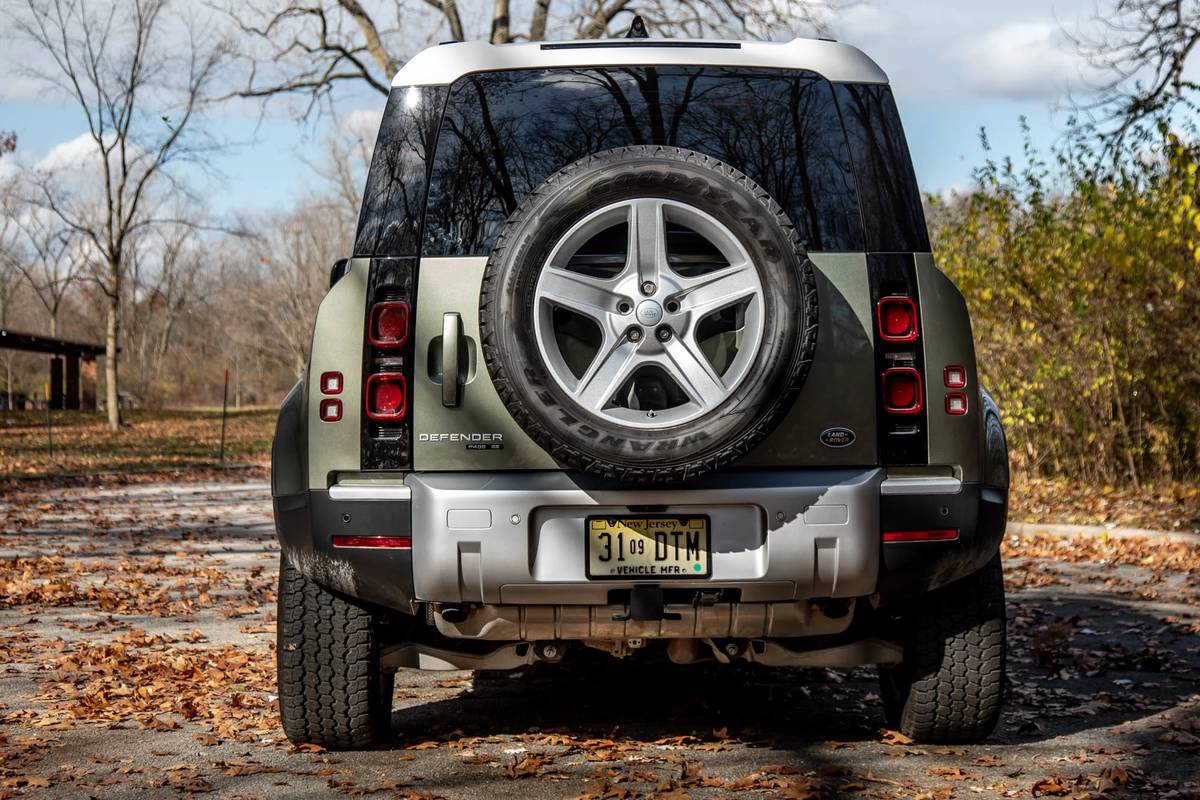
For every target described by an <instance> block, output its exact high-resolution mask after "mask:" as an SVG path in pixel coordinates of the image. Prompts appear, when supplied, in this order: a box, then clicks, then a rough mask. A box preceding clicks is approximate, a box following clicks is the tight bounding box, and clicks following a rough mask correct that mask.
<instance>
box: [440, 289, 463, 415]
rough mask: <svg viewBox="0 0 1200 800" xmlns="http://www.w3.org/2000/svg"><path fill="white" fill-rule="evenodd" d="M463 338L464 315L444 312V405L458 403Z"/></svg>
mask: <svg viewBox="0 0 1200 800" xmlns="http://www.w3.org/2000/svg"><path fill="white" fill-rule="evenodd" d="M461 338H462V317H460V316H459V315H458V314H457V313H455V312H451V311H448V312H446V313H445V314H442V405H443V406H445V407H447V408H450V407H451V406H456V405H458V402H459V401H458V343H459V341H460V340H461Z"/></svg>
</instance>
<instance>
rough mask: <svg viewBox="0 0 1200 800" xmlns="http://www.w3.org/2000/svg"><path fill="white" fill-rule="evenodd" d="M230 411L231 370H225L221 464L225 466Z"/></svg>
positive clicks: (222, 397) (222, 402) (222, 400)
mask: <svg viewBox="0 0 1200 800" xmlns="http://www.w3.org/2000/svg"><path fill="white" fill-rule="evenodd" d="M228 412H229V370H228V369H226V370H225V389H224V391H223V392H222V393H221V466H222V467H223V466H225V417H226V415H227V414H228Z"/></svg>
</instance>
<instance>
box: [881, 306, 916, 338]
mask: <svg viewBox="0 0 1200 800" xmlns="http://www.w3.org/2000/svg"><path fill="white" fill-rule="evenodd" d="M875 310H876V316H877V318H878V321H879V338H881V339H883V340H884V341H885V342H912V341H916V338H917V306H916V304H915V303H914V302H913V301H912V298H910V297H885V298H883V299H882V300H880V301H879V304H878V305H877V306H876V309H875Z"/></svg>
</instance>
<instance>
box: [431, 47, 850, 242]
mask: <svg viewBox="0 0 1200 800" xmlns="http://www.w3.org/2000/svg"><path fill="white" fill-rule="evenodd" d="M642 144H648V145H671V146H675V147H682V148H686V149H690V150H698V151H700V152H702V153H706V154H708V155H711V156H713V157H715V158H718V159H720V160H722V161H724V162H726V163H728V164H730V165H731V166H733V167H735V168H736V169H738V170H741V171H742V172H744V173H746V174H747V175H748V176H750V177H751V178H753V179H754V180H755V181H756V182H757V183H759V184H760V185H761V186H762V187H763V188H765V189H766V190H767V191H768V192H770V193H771V196H772V197H774V198H775V200H776V201H777V202H778V203H779V204H780V205H781V206H783V208H784V209H785V210H786V211H787V213H788V215H789V217H790V218H791V219H792V221H793V223H794V224H795V225H796V227H797V228H798V230H799V234H800V237H801V239H803V240H805V241H806V242H807V244H808V246H809V248H811V249H814V250H861V249H862V243H861V229H860V225H859V223H858V218H859V210H858V205H857V200H856V197H855V191H854V179H853V175H852V173H851V169H850V156H849V150H848V148H847V146H846V140H845V137H844V136H843V134H842V129H841V124H840V122H839V120H838V113H837V106H836V104H835V101H834V96H833V89H832V87H831V86H830V85H829V83H828V82H827V81H825V80H824V79H823V78H820V77H819V76H817V75H814V74H812V73H804V72H791V71H788V72H783V71H779V72H764V71H753V72H751V71H746V70H734V69H724V68H713V67H702V68H701V67H618V68H609V69H572V70H562V69H559V70H536V71H521V72H497V73H488V74H481V75H472V76H469V77H467V78H464V79H463V80H461V81H459V82H458V83H457V84H456V85H455V86H454V89H453V90H452V91H451V93H450V100H449V102H448V103H447V105H446V114H445V117H444V118H443V121H442V132H441V136H440V138H439V141H438V147H437V155H436V157H435V159H434V163H433V169H432V174H431V178H430V184H429V204H428V208H427V211H426V214H427V217H426V223H425V248H424V250H425V252H426V253H427V254H431V255H434V254H436V255H468V254H482V253H486V252H488V250H490V249H491V246H492V244H493V243H494V241H495V238H496V234H497V233H498V232H499V229H500V226H501V225H503V224H504V221H505V220H506V219H507V218H508V215H509V214H510V213H511V212H512V211H513V210H514V209H515V208H516V206H517V204H518V203H520V202H521V200H522V199H523V198H524V197H525V195H526V194H528V193H529V192H530V191H531V190H532V189H535V188H536V187H537V186H538V184H540V183H541V182H542V181H544V180H545V179H546V178H547V177H548V176H549V175H550V174H552V173H554V172H556V171H557V170H559V169H561V168H562V167H564V166H566V165H568V164H570V163H571V162H573V161H575V160H577V159H580V158H583V157H584V156H587V155H590V154H592V153H596V152H599V151H601V150H607V149H609V148H613V147H623V146H627V145H642Z"/></svg>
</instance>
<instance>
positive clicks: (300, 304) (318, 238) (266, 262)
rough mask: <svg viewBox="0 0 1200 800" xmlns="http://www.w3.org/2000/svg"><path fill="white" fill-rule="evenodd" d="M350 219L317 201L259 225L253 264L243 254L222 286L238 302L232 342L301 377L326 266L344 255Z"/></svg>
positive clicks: (336, 205)
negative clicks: (267, 358) (228, 290)
mask: <svg viewBox="0 0 1200 800" xmlns="http://www.w3.org/2000/svg"><path fill="white" fill-rule="evenodd" d="M353 219H354V218H353V214H352V213H350V210H349V209H348V208H346V206H345V205H344V204H342V203H341V202H338V201H336V200H332V201H331V200H325V199H321V198H317V199H310V200H308V201H306V202H303V203H301V204H299V206H298V207H297V208H296V209H295V210H294V211H291V212H289V213H286V214H277V215H273V216H271V217H269V218H266V219H263V220H260V221H259V222H258V224H257V226H255V227H256V228H257V230H258V231H260V233H259V235H258V236H257V237H256V239H255V242H254V247H253V249H252V250H250V254H251V255H253V257H254V258H253V260H252V261H247V260H246V253H244V252H243V255H242V258H243V261H242V263H241V264H240V265H239V266H238V267H237V268H235V269H234V270H232V271H231V272H232V274H231V275H229V277H228V279H227V281H226V282H227V283H228V284H229V285H230V286H231V287H233V288H232V291H233V292H235V293H236V296H237V297H238V299H239V307H240V309H241V313H240V315H239V316H240V317H241V319H239V320H236V321H234V326H235V328H236V330H235V332H234V336H235V338H236V339H237V340H238V343H239V345H240V347H241V348H242V349H244V350H247V351H258V352H261V353H264V354H266V355H268V356H269V357H270V358H271V359H273V360H276V361H278V362H281V363H284V364H287V365H289V367H290V368H291V369H292V371H293V374H297V375H298V374H300V373H302V372H303V371H304V365H305V363H306V362H307V360H308V346H309V342H310V339H311V334H312V326H313V320H314V318H315V316H316V311H317V306H318V305H320V302H321V298H322V297H324V295H325V292H326V291H327V290H328V288H329V267H328V265H329V264H332V263H333V261H334V259H336V258H337V257H338V256H339V254H341V253H345V252H347V249H348V248H349V246H350V241H349V237H350V234H352V233H353V230H354V226H353Z"/></svg>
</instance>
